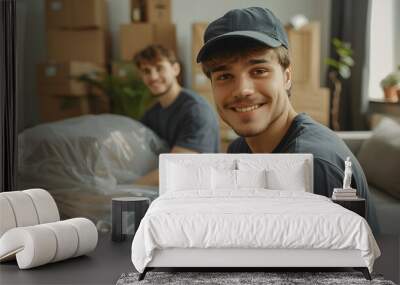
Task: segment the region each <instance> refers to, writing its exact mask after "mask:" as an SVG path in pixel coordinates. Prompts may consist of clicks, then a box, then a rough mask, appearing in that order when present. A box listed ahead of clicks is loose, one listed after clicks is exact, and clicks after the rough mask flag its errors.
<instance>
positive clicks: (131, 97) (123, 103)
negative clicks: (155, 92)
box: [76, 65, 153, 119]
mask: <svg viewBox="0 0 400 285" xmlns="http://www.w3.org/2000/svg"><path fill="white" fill-rule="evenodd" d="M127 67H128V68H127ZM123 68H124V70H123V71H124V72H123V74H121V73H119V74H109V73H96V74H82V75H80V76H78V77H77V78H76V79H77V80H79V81H83V82H85V83H86V84H88V86H89V90H92V93H95V92H96V91H98V90H100V91H101V92H103V93H104V94H106V95H107V96H108V97H109V98H110V103H111V112H112V113H114V114H120V115H124V116H128V117H131V118H133V119H139V118H140V117H141V116H142V115H143V114H144V112H145V111H146V109H147V108H148V107H149V106H150V105H151V103H152V101H153V100H152V97H151V95H150V92H149V90H148V88H147V87H146V85H145V84H144V83H143V82H142V80H141V79H140V77H139V75H138V74H137V72H136V71H135V69H134V68H133V67H131V66H129V65H125V66H124V67H123ZM96 89H97V90H96Z"/></svg>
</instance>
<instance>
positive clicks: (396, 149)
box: [358, 118, 400, 199]
mask: <svg viewBox="0 0 400 285" xmlns="http://www.w3.org/2000/svg"><path fill="white" fill-rule="evenodd" d="M358 160H359V162H360V164H361V166H362V167H363V169H364V172H365V175H366V177H367V180H368V183H369V184H371V185H373V186H375V187H376V188H379V189H381V190H382V191H385V192H386V193H388V194H390V195H392V196H393V197H395V198H397V199H400V175H399V169H400V125H399V124H398V123H397V122H395V121H393V120H391V119H388V118H385V119H383V120H382V121H381V122H380V123H379V125H378V126H377V127H376V129H375V130H374V131H373V134H372V137H371V138H370V139H368V140H366V141H365V142H364V143H363V144H362V146H361V148H360V151H359V153H358Z"/></svg>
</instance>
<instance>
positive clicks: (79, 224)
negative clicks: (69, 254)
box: [64, 218, 98, 257]
mask: <svg viewBox="0 0 400 285" xmlns="http://www.w3.org/2000/svg"><path fill="white" fill-rule="evenodd" d="M64 222H67V223H69V224H71V225H72V226H74V227H75V229H76V231H77V233H78V238H79V242H78V249H77V251H76V253H75V255H74V257H76V256H79V255H83V254H86V253H88V252H90V251H92V250H94V249H95V248H96V245H97V240H98V233H97V229H96V226H95V225H94V224H93V222H92V221H90V220H88V219H85V218H74V219H69V220H65V221H64Z"/></svg>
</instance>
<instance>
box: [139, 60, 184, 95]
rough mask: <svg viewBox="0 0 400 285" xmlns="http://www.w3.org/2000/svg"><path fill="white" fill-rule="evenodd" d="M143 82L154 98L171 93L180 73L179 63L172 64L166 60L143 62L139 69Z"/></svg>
mask: <svg viewBox="0 0 400 285" xmlns="http://www.w3.org/2000/svg"><path fill="white" fill-rule="evenodd" d="M139 70H140V74H141V76H142V79H143V82H144V83H145V84H146V86H147V87H148V88H149V89H150V92H151V94H152V95H153V96H154V97H160V96H162V95H164V94H166V93H168V92H169V91H170V89H171V88H172V86H173V85H174V84H176V82H177V78H176V77H177V76H178V75H179V72H180V67H179V64H178V63H171V62H170V61H168V60H167V59H165V58H161V59H158V60H154V61H153V62H146V61H145V62H142V63H141V64H140V67H139Z"/></svg>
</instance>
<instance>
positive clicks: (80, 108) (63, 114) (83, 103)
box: [38, 92, 90, 122]
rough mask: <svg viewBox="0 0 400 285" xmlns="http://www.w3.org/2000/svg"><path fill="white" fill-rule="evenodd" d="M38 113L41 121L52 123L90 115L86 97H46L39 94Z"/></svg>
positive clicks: (43, 94) (42, 93) (44, 94)
mask: <svg viewBox="0 0 400 285" xmlns="http://www.w3.org/2000/svg"><path fill="white" fill-rule="evenodd" d="M40 93H41V94H40V95H41V96H38V98H39V113H40V117H41V119H42V121H44V122H53V121H58V120H63V119H66V118H71V117H77V116H82V115H86V114H89V113H90V107H89V100H88V97H87V96H76V97H71V96H46V92H40Z"/></svg>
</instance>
